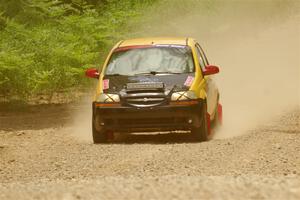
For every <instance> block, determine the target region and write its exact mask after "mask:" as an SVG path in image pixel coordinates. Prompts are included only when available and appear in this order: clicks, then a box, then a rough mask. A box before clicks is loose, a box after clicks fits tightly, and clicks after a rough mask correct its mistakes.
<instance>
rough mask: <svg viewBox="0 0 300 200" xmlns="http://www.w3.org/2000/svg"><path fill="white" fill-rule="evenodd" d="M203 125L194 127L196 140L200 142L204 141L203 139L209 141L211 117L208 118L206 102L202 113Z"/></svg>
mask: <svg viewBox="0 0 300 200" xmlns="http://www.w3.org/2000/svg"><path fill="white" fill-rule="evenodd" d="M201 118H202V120H201V125H200V127H194V128H193V129H192V135H193V138H194V140H196V141H198V142H203V141H207V140H208V134H209V131H208V121H207V120H209V119H207V118H208V117H207V105H206V102H205V103H204V105H203V109H202V113H201Z"/></svg>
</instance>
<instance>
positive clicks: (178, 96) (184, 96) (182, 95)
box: [171, 90, 198, 101]
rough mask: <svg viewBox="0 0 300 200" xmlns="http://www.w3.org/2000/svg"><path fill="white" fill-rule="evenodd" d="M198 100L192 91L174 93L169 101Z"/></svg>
mask: <svg viewBox="0 0 300 200" xmlns="http://www.w3.org/2000/svg"><path fill="white" fill-rule="evenodd" d="M193 99H198V97H197V96H196V94H195V92H194V91H191V90H189V91H185V92H174V93H173V94H172V96H171V101H184V100H193Z"/></svg>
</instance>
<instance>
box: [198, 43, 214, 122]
mask: <svg viewBox="0 0 300 200" xmlns="http://www.w3.org/2000/svg"><path fill="white" fill-rule="evenodd" d="M196 51H197V55H198V60H199V64H200V66H201V70H202V72H203V71H204V70H205V66H207V65H209V62H208V59H207V57H206V55H205V53H204V51H203V49H202V48H201V46H200V45H199V44H198V43H197V44H196ZM204 78H205V81H206V94H207V112H208V113H209V114H210V116H211V119H213V118H214V115H215V110H216V106H217V102H218V89H217V85H216V84H215V82H214V81H213V79H212V77H211V76H205V77H204Z"/></svg>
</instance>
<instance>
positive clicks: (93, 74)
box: [85, 68, 100, 79]
mask: <svg viewBox="0 0 300 200" xmlns="http://www.w3.org/2000/svg"><path fill="white" fill-rule="evenodd" d="M85 75H86V76H87V77H89V78H97V79H98V78H99V76H100V74H99V72H98V69H96V68H89V69H87V70H86V71H85Z"/></svg>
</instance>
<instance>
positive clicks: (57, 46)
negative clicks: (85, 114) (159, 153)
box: [0, 0, 153, 99]
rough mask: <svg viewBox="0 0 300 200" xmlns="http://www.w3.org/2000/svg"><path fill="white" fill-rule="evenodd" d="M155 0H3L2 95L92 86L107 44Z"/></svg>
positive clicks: (0, 18)
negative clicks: (92, 71) (91, 73)
mask: <svg viewBox="0 0 300 200" xmlns="http://www.w3.org/2000/svg"><path fill="white" fill-rule="evenodd" d="M152 2H153V0H144V1H141V0H140V1H138V0H124V1H123V0H122V1H118V0H102V1H93V0H86V1H84V0H64V1H57V0H12V1H5V0H0V5H1V6H0V96H3V95H4V96H6V97H11V96H14V97H18V98H23V99H27V98H29V97H31V96H34V95H36V94H49V95H50V96H51V95H52V94H53V93H54V92H58V91H68V90H69V89H70V88H74V87H75V88H80V87H82V86H86V85H87V84H89V82H88V80H87V79H86V78H85V77H84V70H85V69H86V68H87V67H90V66H100V63H102V61H103V58H104V57H105V55H106V54H107V52H108V50H109V48H111V46H112V45H113V43H115V42H116V41H117V40H120V39H121V38H123V37H124V36H125V35H126V34H127V33H128V32H129V31H130V29H129V28H128V26H127V23H128V22H129V21H130V20H131V21H137V20H139V16H140V15H141V13H142V11H143V9H145V7H146V6H148V5H150V4H151V3H152Z"/></svg>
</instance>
